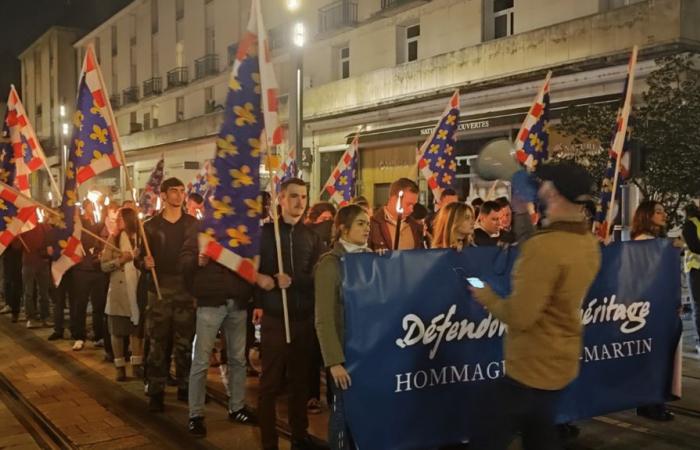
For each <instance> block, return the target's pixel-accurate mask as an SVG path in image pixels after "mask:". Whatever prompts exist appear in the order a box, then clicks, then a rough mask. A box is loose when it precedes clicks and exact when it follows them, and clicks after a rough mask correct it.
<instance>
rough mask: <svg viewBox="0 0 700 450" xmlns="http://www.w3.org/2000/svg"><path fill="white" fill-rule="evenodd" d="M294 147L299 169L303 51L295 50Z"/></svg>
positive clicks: (301, 127)
mask: <svg viewBox="0 0 700 450" xmlns="http://www.w3.org/2000/svg"><path fill="white" fill-rule="evenodd" d="M296 66H297V67H296V119H297V120H296V128H297V129H296V147H297V167H298V168H301V157H302V153H303V151H304V49H303V48H302V47H299V48H298V49H297V64H296Z"/></svg>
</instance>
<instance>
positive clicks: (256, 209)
mask: <svg viewBox="0 0 700 450" xmlns="http://www.w3.org/2000/svg"><path fill="white" fill-rule="evenodd" d="M243 203H245V204H246V206H247V207H248V217H257V216H259V215H260V214H262V201H261V198H260V196H257V197H256V198H247V199H245V200H243Z"/></svg>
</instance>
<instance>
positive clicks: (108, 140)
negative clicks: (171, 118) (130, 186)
mask: <svg viewBox="0 0 700 450" xmlns="http://www.w3.org/2000/svg"><path fill="white" fill-rule="evenodd" d="M112 117H113V114H112V111H111V107H110V105H109V102H108V97H107V90H106V89H105V88H104V85H103V83H102V75H101V73H100V68H99V65H98V64H97V58H95V53H94V50H93V48H92V46H89V47H88V48H87V51H86V52H85V60H84V61H83V71H82V74H81V77H80V85H79V86H78V101H77V105H76V108H75V114H74V116H73V135H72V137H71V140H70V146H69V149H70V150H69V153H68V161H67V163H66V173H65V183H64V188H63V199H62V202H61V207H60V212H61V215H62V216H63V217H62V224H61V225H59V229H58V230H57V232H56V235H55V236H56V238H57V239H56V242H55V243H54V246H53V258H54V261H53V264H52V265H51V272H52V274H53V277H54V282H55V283H56V284H57V285H58V283H59V282H60V280H61V277H62V276H63V274H64V273H65V271H66V270H68V269H69V268H70V267H71V266H73V265H75V264H77V263H78V262H80V260H81V259H82V256H83V249H82V245H81V244H80V235H81V229H82V227H81V224H80V220H79V219H78V220H76V218H77V214H76V208H77V206H76V204H77V202H78V186H80V185H81V184H83V183H85V182H86V181H87V180H89V179H90V178H92V177H94V176H96V175H98V174H100V173H102V172H104V171H106V170H109V169H113V168H116V167H119V166H120V165H121V163H120V161H121V156H120V150H119V149H118V148H117V146H118V141H117V140H116V138H115V129H116V124H114V123H113V122H112Z"/></svg>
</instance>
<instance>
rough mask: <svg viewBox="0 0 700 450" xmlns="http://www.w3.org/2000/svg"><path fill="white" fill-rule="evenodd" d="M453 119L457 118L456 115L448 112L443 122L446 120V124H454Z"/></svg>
mask: <svg viewBox="0 0 700 450" xmlns="http://www.w3.org/2000/svg"><path fill="white" fill-rule="evenodd" d="M455 119H457V116H455V115H454V114H450V115H448V116H447V120H446V121H445V122H447V124H448V125H454V124H455Z"/></svg>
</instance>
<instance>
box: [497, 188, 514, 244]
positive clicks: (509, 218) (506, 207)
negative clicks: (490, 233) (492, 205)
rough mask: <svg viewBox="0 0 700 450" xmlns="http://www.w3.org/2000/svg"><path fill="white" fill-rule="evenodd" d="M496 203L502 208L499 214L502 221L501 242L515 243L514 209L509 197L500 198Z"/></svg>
mask: <svg viewBox="0 0 700 450" xmlns="http://www.w3.org/2000/svg"><path fill="white" fill-rule="evenodd" d="M496 203H498V206H500V207H501V211H500V212H499V220H500V223H501V225H500V228H501V230H500V240H501V242H505V243H506V244H513V243H515V233H514V231H513V209H512V208H511V206H510V202H509V201H508V198H507V197H498V198H497V199H496Z"/></svg>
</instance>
